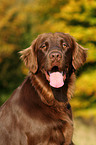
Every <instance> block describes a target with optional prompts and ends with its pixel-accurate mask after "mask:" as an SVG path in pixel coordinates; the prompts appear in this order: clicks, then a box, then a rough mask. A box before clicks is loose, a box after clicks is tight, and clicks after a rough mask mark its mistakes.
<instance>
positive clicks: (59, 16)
mask: <svg viewBox="0 0 96 145" xmlns="http://www.w3.org/2000/svg"><path fill="white" fill-rule="evenodd" d="M44 32H64V33H69V34H70V35H72V36H73V37H74V38H75V39H76V41H77V42H78V43H79V44H81V45H82V46H83V47H85V48H88V57H87V62H86V63H85V65H84V66H83V67H82V68H80V69H79V70H78V72H77V73H76V76H77V81H76V90H75V94H74V97H73V98H72V101H71V105H72V108H73V116H74V118H75V120H74V122H75V126H74V142H75V144H76V145H96V0H11V1H10V0H8V1H6V0H0V105H2V104H3V103H4V102H5V101H6V100H7V99H8V97H9V96H10V95H11V94H12V92H13V90H14V89H15V88H16V87H17V86H19V85H20V84H21V82H22V81H23V80H24V78H25V76H26V75H27V74H28V70H27V69H26V68H25V66H24V64H23V63H22V62H21V60H20V59H19V57H20V55H19V54H18V52H19V51H20V50H22V49H25V48H27V47H29V46H30V44H31V42H32V41H33V40H34V39H35V38H36V37H37V35H38V34H40V33H44Z"/></svg>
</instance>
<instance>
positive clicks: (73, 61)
mask: <svg viewBox="0 0 96 145" xmlns="http://www.w3.org/2000/svg"><path fill="white" fill-rule="evenodd" d="M20 54H21V59H22V60H23V61H24V63H25V65H26V67H27V68H28V69H29V74H28V76H27V77H26V78H25V80H24V81H23V83H22V84H21V85H20V86H19V87H18V88H17V89H16V90H15V91H14V92H13V94H12V96H11V97H10V98H9V99H8V100H7V101H6V102H5V103H4V104H3V105H2V106H1V108H0V145H74V143H73V142H72V136H73V129H74V127H73V117H72V110H71V106H70V103H69V101H70V99H71V97H72V95H73V92H74V83H75V71H76V70H77V69H78V68H79V67H80V66H82V65H83V64H84V62H85V61H86V54H87V52H86V49H85V48H83V47H82V46H81V45H79V44H78V43H77V42H76V41H75V40H74V38H73V37H72V36H70V35H69V34H67V33H61V32H56V33H44V34H40V35H39V36H38V37H37V38H36V39H35V40H34V41H33V42H32V45H31V46H30V47H29V48H26V49H25V50H22V51H20Z"/></svg>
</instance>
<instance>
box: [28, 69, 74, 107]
mask: <svg viewBox="0 0 96 145" xmlns="http://www.w3.org/2000/svg"><path fill="white" fill-rule="evenodd" d="M30 78H31V82H32V85H33V86H34V88H35V90H36V91H37V93H38V94H39V96H40V97H41V100H42V101H43V102H44V103H45V104H48V105H50V106H52V105H53V104H56V103H57V104H59V105H61V106H62V104H66V103H68V102H69V100H70V99H71V96H72V94H73V88H74V80H75V75H74V74H72V75H71V77H70V80H69V82H68V83H67V81H66V82H65V85H66V86H65V85H64V86H63V87H62V88H58V89H56V88H53V87H51V86H50V85H49V83H48V81H47V80H46V78H45V76H44V75H43V74H42V73H41V72H38V73H37V74H32V73H30Z"/></svg>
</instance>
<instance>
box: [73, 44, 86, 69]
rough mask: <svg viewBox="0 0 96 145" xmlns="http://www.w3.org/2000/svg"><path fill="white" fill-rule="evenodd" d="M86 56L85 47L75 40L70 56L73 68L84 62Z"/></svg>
mask: <svg viewBox="0 0 96 145" xmlns="http://www.w3.org/2000/svg"><path fill="white" fill-rule="evenodd" d="M86 57H87V49H86V48H83V47H82V46H81V45H79V44H78V43H77V42H75V50H74V52H73V57H72V65H73V67H74V69H75V70H77V69H78V68H79V67H80V66H82V65H83V64H84V62H85V61H86Z"/></svg>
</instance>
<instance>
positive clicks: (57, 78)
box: [50, 72, 64, 88]
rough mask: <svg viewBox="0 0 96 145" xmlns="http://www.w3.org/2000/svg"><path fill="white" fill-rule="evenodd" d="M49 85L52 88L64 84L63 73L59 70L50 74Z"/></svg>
mask: <svg viewBox="0 0 96 145" xmlns="http://www.w3.org/2000/svg"><path fill="white" fill-rule="evenodd" d="M50 85H51V86H52V87H54V88H60V87H62V86H63V85H64V81H63V75H62V74H61V73H60V72H53V73H51V74H50Z"/></svg>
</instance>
